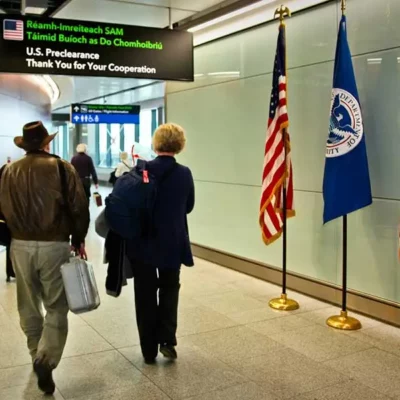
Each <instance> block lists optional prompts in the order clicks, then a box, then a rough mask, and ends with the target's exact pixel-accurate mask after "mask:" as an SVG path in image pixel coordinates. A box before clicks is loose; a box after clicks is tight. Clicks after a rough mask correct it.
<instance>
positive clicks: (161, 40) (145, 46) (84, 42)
mask: <svg viewBox="0 0 400 400" xmlns="http://www.w3.org/2000/svg"><path fill="white" fill-rule="evenodd" d="M0 23H1V29H2V31H1V34H0V72H10V73H13V72H16V73H26V74H50V75H51V74H53V75H81V76H106V77H113V76H114V77H124V78H143V79H161V80H179V81H193V36H192V34H191V33H189V32H179V31H173V30H170V29H157V28H145V27H138V26H129V25H117V24H112V23H110V24H104V23H97V22H86V21H75V20H66V19H50V18H34V17H28V16H10V15H1V16H0Z"/></svg>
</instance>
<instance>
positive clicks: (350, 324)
mask: <svg viewBox="0 0 400 400" xmlns="http://www.w3.org/2000/svg"><path fill="white" fill-rule="evenodd" d="M341 2H342V15H343V16H344V15H345V14H346V0H341ZM342 274H343V284H342V311H341V313H340V315H333V316H332V317H329V318H328V319H327V320H326V323H327V325H328V326H330V327H331V328H335V329H340V330H346V331H355V330H358V329H361V328H362V325H361V322H360V321H359V320H358V319H357V318H353V317H350V316H349V315H348V313H347V215H345V216H343V271H342Z"/></svg>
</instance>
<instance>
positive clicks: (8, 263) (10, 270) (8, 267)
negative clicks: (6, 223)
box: [0, 158, 15, 282]
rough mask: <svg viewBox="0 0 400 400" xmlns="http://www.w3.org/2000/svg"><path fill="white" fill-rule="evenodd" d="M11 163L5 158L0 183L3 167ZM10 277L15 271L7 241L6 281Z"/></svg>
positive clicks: (3, 168) (1, 170)
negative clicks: (5, 161) (5, 162)
mask: <svg viewBox="0 0 400 400" xmlns="http://www.w3.org/2000/svg"><path fill="white" fill-rule="evenodd" d="M10 163H11V160H10V158H8V159H7V164H4V165H3V166H2V167H1V168H0V183H1V176H2V175H3V172H4V170H5V168H6V167H7V165H9V164H10ZM0 219H2V220H3V219H4V218H3V216H2V215H1V213H0ZM11 278H15V272H14V268H13V266H12V262H11V255H10V244H9V243H8V244H7V245H6V281H7V282H11Z"/></svg>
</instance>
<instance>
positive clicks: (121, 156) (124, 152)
mask: <svg viewBox="0 0 400 400" xmlns="http://www.w3.org/2000/svg"><path fill="white" fill-rule="evenodd" d="M119 157H120V158H121V160H122V161H125V160H127V159H128V153H127V152H126V151H123V152H122V153H121V154H120V155H119Z"/></svg>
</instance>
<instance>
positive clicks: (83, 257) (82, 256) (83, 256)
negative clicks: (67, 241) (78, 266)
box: [73, 243, 88, 261]
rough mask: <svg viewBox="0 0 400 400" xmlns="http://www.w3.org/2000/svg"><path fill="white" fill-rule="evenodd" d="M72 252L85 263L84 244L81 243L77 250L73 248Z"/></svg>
mask: <svg viewBox="0 0 400 400" xmlns="http://www.w3.org/2000/svg"><path fill="white" fill-rule="evenodd" d="M73 251H74V253H75V254H76V255H77V256H79V257H80V258H82V260H85V261H87V259H88V258H87V253H86V249H85V244H84V243H81V246H80V247H79V248H77V247H75V246H73Z"/></svg>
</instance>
